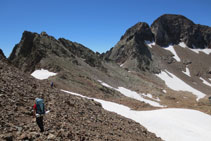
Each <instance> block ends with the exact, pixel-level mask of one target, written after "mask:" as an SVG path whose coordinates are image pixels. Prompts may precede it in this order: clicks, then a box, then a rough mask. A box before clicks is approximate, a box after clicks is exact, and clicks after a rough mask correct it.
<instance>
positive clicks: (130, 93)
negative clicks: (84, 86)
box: [98, 80, 166, 107]
mask: <svg viewBox="0 0 211 141" xmlns="http://www.w3.org/2000/svg"><path fill="white" fill-rule="evenodd" d="M98 82H100V83H101V84H102V85H103V86H105V87H108V88H111V89H114V90H116V91H119V92H120V93H121V94H123V95H124V96H126V97H130V98H133V99H136V100H138V101H141V102H145V103H148V104H150V105H152V106H155V107H166V106H163V105H160V103H158V102H155V101H152V100H148V99H145V98H143V97H142V94H138V93H137V92H135V91H131V90H129V89H126V88H124V87H118V88H114V87H112V86H110V85H108V84H106V83H104V82H102V81H101V80H98Z"/></svg>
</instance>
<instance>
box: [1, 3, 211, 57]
mask: <svg viewBox="0 0 211 141" xmlns="http://www.w3.org/2000/svg"><path fill="white" fill-rule="evenodd" d="M165 13H169V14H182V15H184V16H186V17H187V18H189V19H191V20H192V21H193V22H195V23H197V24H203V25H208V26H211V0H33V1H32V0H0V48H1V49H2V50H3V51H4V53H5V55H6V56H9V54H10V53H11V51H12V49H13V47H14V46H15V44H17V43H18V42H19V41H20V39H21V36H22V33H23V31H24V30H28V31H32V32H37V33H40V32H42V31H46V32H47V33H48V34H49V35H52V36H54V37H55V38H59V37H64V38H66V39H68V40H71V41H75V42H78V43H81V44H83V45H85V46H86V47H88V48H90V49H92V50H93V51H98V52H100V53H102V52H105V51H107V50H109V49H110V48H111V47H113V46H114V45H115V44H116V43H117V42H118V41H119V39H120V37H121V36H122V35H123V34H124V33H125V31H126V29H128V28H129V27H131V26H132V25H134V24H136V23H137V22H143V21H144V22H147V23H148V24H151V23H152V22H153V21H154V20H155V19H156V18H158V17H159V16H161V15H162V14H165Z"/></svg>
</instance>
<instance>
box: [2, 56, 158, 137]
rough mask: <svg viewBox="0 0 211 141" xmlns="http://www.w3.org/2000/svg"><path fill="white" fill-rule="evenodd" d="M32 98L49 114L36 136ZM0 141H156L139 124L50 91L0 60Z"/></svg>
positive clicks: (46, 82) (52, 89)
mask: <svg viewBox="0 0 211 141" xmlns="http://www.w3.org/2000/svg"><path fill="white" fill-rule="evenodd" d="M36 97H41V98H44V101H45V106H46V109H47V110H50V113H49V114H47V115H45V116H44V124H45V132H44V133H40V132H39V129H38V126H37V125H36V122H35V121H33V120H32V119H33V117H32V106H33V104H34V99H35V98H36ZM0 106H1V112H0V140H8V141H11V140H81V141H82V140H122V141H128V140H133V141H134V140H139V141H151V140H153V141H159V140H161V139H160V138H157V137H156V136H155V135H154V134H152V133H150V132H148V131H147V130H146V129H145V128H144V127H142V126H141V125H140V124H138V123H135V122H134V121H132V120H129V119H126V118H124V117H122V116H119V115H117V114H115V113H111V112H108V111H105V110H104V109H103V108H102V107H101V104H99V103H97V102H95V101H93V100H88V99H84V98H80V97H76V96H72V95H69V94H65V93H63V92H61V91H60V90H59V89H57V88H50V86H49V82H48V81H47V80H46V81H39V80H36V79H34V78H32V77H30V76H28V75H27V74H26V73H23V72H21V71H19V70H18V69H17V68H15V67H13V66H11V65H9V64H7V63H5V62H4V61H1V60H0Z"/></svg>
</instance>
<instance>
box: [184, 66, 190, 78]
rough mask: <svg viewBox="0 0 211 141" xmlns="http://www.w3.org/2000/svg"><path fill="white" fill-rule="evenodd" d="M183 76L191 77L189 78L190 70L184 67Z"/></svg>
mask: <svg viewBox="0 0 211 141" xmlns="http://www.w3.org/2000/svg"><path fill="white" fill-rule="evenodd" d="M182 72H183V73H184V74H186V75H187V76H189V77H191V76H190V70H189V69H188V67H186V71H185V72H184V71H182Z"/></svg>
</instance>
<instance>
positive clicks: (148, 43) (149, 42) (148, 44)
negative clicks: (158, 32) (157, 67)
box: [145, 41, 155, 48]
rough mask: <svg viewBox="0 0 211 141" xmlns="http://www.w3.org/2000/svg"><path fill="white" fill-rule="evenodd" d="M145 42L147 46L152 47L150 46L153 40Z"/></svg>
mask: <svg viewBox="0 0 211 141" xmlns="http://www.w3.org/2000/svg"><path fill="white" fill-rule="evenodd" d="M145 44H146V45H147V46H148V47H150V48H152V46H154V45H155V42H151V41H145Z"/></svg>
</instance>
